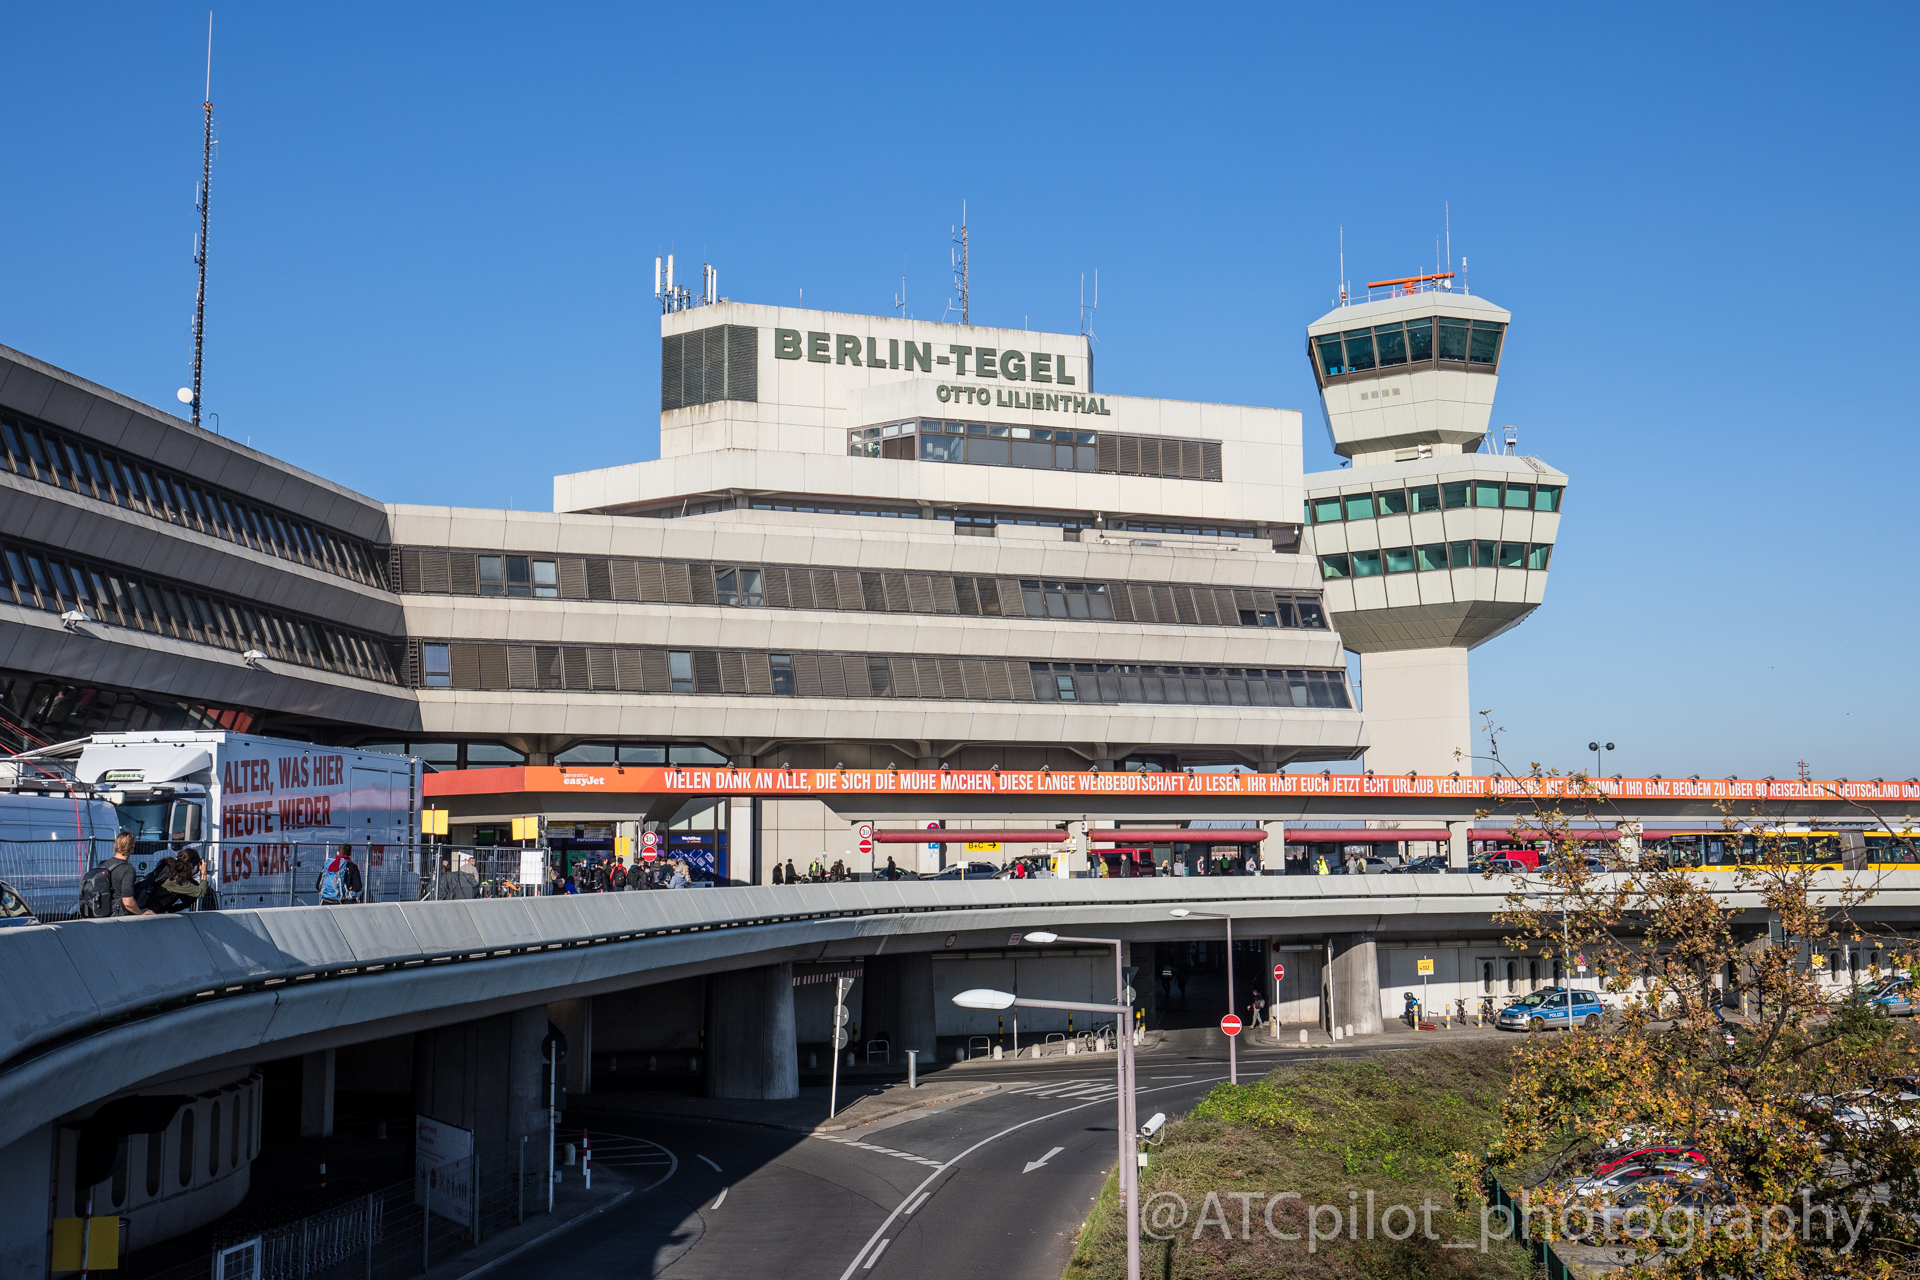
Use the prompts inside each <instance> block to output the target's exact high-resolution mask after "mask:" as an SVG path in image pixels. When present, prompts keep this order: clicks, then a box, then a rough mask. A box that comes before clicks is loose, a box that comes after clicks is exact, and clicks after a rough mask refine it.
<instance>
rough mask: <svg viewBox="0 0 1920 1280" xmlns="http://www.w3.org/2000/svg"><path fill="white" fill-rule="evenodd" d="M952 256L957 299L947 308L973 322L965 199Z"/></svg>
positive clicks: (954, 234) (963, 318) (964, 322)
mask: <svg viewBox="0 0 1920 1280" xmlns="http://www.w3.org/2000/svg"><path fill="white" fill-rule="evenodd" d="M951 256H952V259H953V292H954V295H955V300H954V301H952V302H949V303H948V304H947V310H948V311H958V312H959V313H960V323H961V324H971V323H973V321H972V318H971V314H970V308H971V305H972V297H971V293H972V290H971V283H972V281H971V278H970V277H969V275H968V272H967V202H966V201H965V200H962V201H961V202H960V225H959V226H958V227H957V228H955V229H954V231H953V249H952V251H951Z"/></svg>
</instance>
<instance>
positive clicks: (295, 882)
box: [49, 730, 421, 911]
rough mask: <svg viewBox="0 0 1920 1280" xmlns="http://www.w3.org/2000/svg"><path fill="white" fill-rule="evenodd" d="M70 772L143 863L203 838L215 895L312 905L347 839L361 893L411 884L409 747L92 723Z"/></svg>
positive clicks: (384, 893) (404, 890) (413, 784)
mask: <svg viewBox="0 0 1920 1280" xmlns="http://www.w3.org/2000/svg"><path fill="white" fill-rule="evenodd" d="M74 781H75V782H76V783H78V784H80V785H81V786H82V787H85V788H89V789H91V791H92V793H93V794H94V795H96V796H98V797H99V798H100V799H102V800H104V801H106V802H107V803H108V804H110V805H112V806H113V811H114V813H115V816H116V817H117V819H118V829H119V830H121V831H130V832H132V833H133V835H134V839H135V841H136V845H135V848H136V853H135V854H134V859H133V860H134V863H135V870H136V871H137V872H139V873H140V874H143V875H144V874H145V872H146V871H147V870H148V869H150V868H151V867H152V865H153V863H154V862H155V861H157V860H158V859H159V858H161V857H163V856H165V855H166V854H167V853H169V852H170V851H173V850H177V849H184V848H189V847H191V848H194V849H198V850H199V851H200V853H201V856H202V857H203V858H205V859H206V866H207V869H208V872H209V874H210V875H211V877H212V880H213V884H214V887H215V889H216V890H217V891H218V893H219V902H220V905H221V906H222V907H226V908H242V907H284V906H312V905H314V904H315V903H317V902H318V900H319V895H318V883H319V879H320V873H321V871H322V870H323V869H324V868H325V867H326V864H327V862H328V861H329V860H330V859H331V858H332V857H333V855H334V852H335V851H336V850H337V849H338V848H339V846H341V845H342V844H350V845H352V846H353V857H354V861H355V862H356V863H358V864H359V866H360V875H361V878H362V880H363V882H364V886H365V896H364V900H365V901H368V902H395V901H401V902H411V901H413V900H414V899H415V898H416V897H417V896H418V888H419V872H420V865H419V851H420V835H419V832H420V795H421V792H420V761H419V760H418V759H416V758H414V757H411V756H395V755H388V754H386V753H385V752H379V751H357V750H354V749H352V748H349V747H325V746H317V745H315V744H313V743H311V742H291V741H286V740H283V739H278V738H262V737H256V736H253V735H251V734H244V733H231V732H226V731H223V730H183V731H178V732H158V733H99V734H95V735H94V736H93V738H92V739H91V740H90V741H89V742H88V743H87V745H86V747H85V748H84V749H83V750H82V751H81V753H80V759H79V761H78V763H77V764H76V765H75V766H74ZM82 803H85V802H82ZM49 829H50V830H52V829H53V828H49ZM110 853H111V849H106V850H103V851H102V853H101V854H100V856H102V857H105V856H107V855H108V854H110ZM74 893H75V896H77V894H78V881H77V880H76V881H75V883H74ZM65 910H67V911H71V910H72V907H71V906H67V907H66V908H65Z"/></svg>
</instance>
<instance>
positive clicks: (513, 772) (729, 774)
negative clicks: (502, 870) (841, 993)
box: [425, 766, 1920, 801]
mask: <svg viewBox="0 0 1920 1280" xmlns="http://www.w3.org/2000/svg"><path fill="white" fill-rule="evenodd" d="M425 791H426V794H427V795H429V796H455V795H498V794H500V793H501V792H508V791H538V792H581V793H587V792H596V791H598V792H640V793H647V794H656V795H658V794H665V795H675V794H679V795H703V796H712V795H727V796H783V795H785V796H793V795H924V796H942V795H958V796H993V795H1058V796H1114V795H1142V796H1221V797H1227V796H1253V797H1258V796H1370V797H1384V798H1388V799H1391V798H1394V797H1403V798H1406V799H1409V800H1418V799H1432V798H1436V797H1445V798H1464V799H1486V800H1516V799H1532V798H1554V797H1560V798H1565V799H1570V800H1588V799H1592V800H1600V799H1610V800H1620V799H1632V800H1753V801H1767V800H1834V799H1846V800H1862V801H1875V800H1920V783H1914V782H1884V783H1882V782H1852V781H1846V780H1836V781H1831V782H1818V781H1816V782H1801V781H1799V780H1798V779H1795V780H1793V781H1790V782H1769V781H1768V780H1766V779H1765V778H1701V779H1698V780H1694V779H1688V778H1598V779H1595V780H1593V781H1591V782H1589V781H1588V780H1586V779H1584V778H1564V777H1561V778H1555V777H1543V778H1496V777H1460V778H1456V777H1452V776H1450V775H1448V776H1420V775H1416V776H1413V777H1409V776H1407V775H1406V774H1399V775H1397V776H1394V777H1367V776H1366V775H1364V774H1351V773H1058V772H1056V773H1029V772H1025V771H1018V772H1016V771H1008V770H1001V771H999V772H995V771H993V770H980V769H661V768H641V769H618V768H579V767H569V768H559V767H541V766H526V767H522V768H517V769H463V770H449V771H446V772H442V773H430V774H428V775H427V777H426V786H425Z"/></svg>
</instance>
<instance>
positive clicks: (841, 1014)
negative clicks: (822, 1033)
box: [833, 1004, 853, 1027]
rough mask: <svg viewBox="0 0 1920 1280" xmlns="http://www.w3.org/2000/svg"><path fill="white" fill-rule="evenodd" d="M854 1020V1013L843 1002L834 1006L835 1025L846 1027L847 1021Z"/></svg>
mask: <svg viewBox="0 0 1920 1280" xmlns="http://www.w3.org/2000/svg"><path fill="white" fill-rule="evenodd" d="M852 1020H853V1015H852V1014H851V1013H849V1012H847V1006H845V1005H843V1004H837V1005H835V1006H833V1025H834V1026H836V1027H844V1026H846V1025H847V1023H849V1022H851V1021H852Z"/></svg>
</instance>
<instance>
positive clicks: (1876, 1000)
mask: <svg viewBox="0 0 1920 1280" xmlns="http://www.w3.org/2000/svg"><path fill="white" fill-rule="evenodd" d="M1866 1000H1867V1007H1868V1008H1870V1009H1878V1010H1879V1011H1880V1012H1881V1013H1884V1014H1886V1015H1888V1016H1889V1017H1893V1018H1911V1017H1912V1016H1913V980H1912V979H1911V978H1895V979H1893V980H1892V981H1891V982H1884V983H1882V984H1881V985H1880V986H1879V987H1877V988H1875V989H1874V990H1873V991H1871V992H1869V993H1868V995H1867V997H1866Z"/></svg>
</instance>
